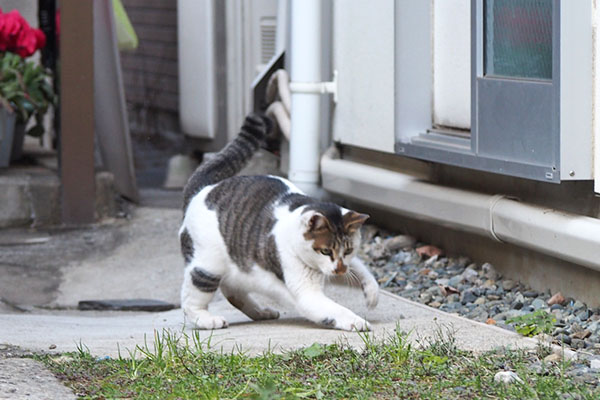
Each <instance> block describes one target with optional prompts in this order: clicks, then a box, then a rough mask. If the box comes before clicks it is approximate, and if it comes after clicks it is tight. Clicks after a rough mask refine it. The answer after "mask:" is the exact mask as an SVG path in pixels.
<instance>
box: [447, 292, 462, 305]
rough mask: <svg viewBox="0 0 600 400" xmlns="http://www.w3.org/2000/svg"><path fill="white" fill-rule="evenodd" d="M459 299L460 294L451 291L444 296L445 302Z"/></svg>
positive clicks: (454, 301)
mask: <svg viewBox="0 0 600 400" xmlns="http://www.w3.org/2000/svg"><path fill="white" fill-rule="evenodd" d="M459 301H460V295H459V294H458V293H452V294H451V295H448V297H446V302H447V303H456V302H459Z"/></svg>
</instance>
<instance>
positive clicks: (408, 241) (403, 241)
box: [383, 235, 416, 252]
mask: <svg viewBox="0 0 600 400" xmlns="http://www.w3.org/2000/svg"><path fill="white" fill-rule="evenodd" d="M415 242H416V240H415V238H414V237H412V236H408V235H398V236H394V237H391V238H388V239H385V240H384V241H383V245H384V246H385V248H386V250H387V251H389V252H395V251H398V250H402V249H404V248H406V247H412V246H413V245H414V244H415Z"/></svg>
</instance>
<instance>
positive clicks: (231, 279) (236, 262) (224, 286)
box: [179, 113, 379, 331]
mask: <svg viewBox="0 0 600 400" xmlns="http://www.w3.org/2000/svg"><path fill="white" fill-rule="evenodd" d="M271 127H272V122H271V121H270V119H269V118H268V117H266V116H263V115H262V114H258V113H252V114H250V115H248V116H247V117H246V119H245V121H244V123H243V126H242V128H241V131H240V133H239V134H238V135H237V137H236V138H235V139H234V140H233V141H232V142H231V143H229V144H228V145H227V146H226V147H225V148H224V149H223V150H221V151H220V152H219V153H217V154H216V156H215V157H214V158H212V159H210V160H209V161H207V162H205V163H202V164H201V165H200V166H199V167H198V168H197V169H196V171H195V172H194V173H193V174H192V176H191V177H190V179H189V180H188V182H187V184H186V186H185V188H184V192H183V194H184V196H183V197H184V206H183V210H184V218H183V223H182V226H181V229H180V231H179V239H180V242H181V251H182V254H183V257H184V260H185V265H186V268H185V273H184V281H183V285H182V289H181V306H182V308H183V311H184V315H185V317H186V319H187V320H190V321H191V322H193V323H194V325H195V326H196V327H197V328H199V329H221V328H227V326H228V323H227V321H226V320H225V318H223V317H222V316H217V315H212V314H211V313H209V311H208V304H209V302H210V301H211V300H212V298H213V296H214V294H215V292H216V290H217V288H221V291H222V292H223V294H224V296H225V297H226V298H227V300H228V301H229V302H230V303H231V304H232V305H233V306H234V307H236V308H238V309H239V310H240V311H242V312H243V313H244V314H246V315H247V316H248V317H250V318H251V319H253V320H266V319H275V318H278V317H279V312H278V311H275V310H271V309H269V308H265V307H261V306H260V305H259V304H257V303H256V301H255V299H253V298H252V297H251V293H261V294H263V295H267V296H270V297H271V298H274V299H275V300H276V301H277V304H282V303H288V304H290V302H291V304H293V305H294V306H295V307H296V309H297V311H298V312H299V313H300V314H301V315H302V316H303V317H305V318H307V319H309V320H310V321H313V322H315V323H317V324H319V325H321V326H324V327H328V328H334V329H341V330H347V331H350V330H358V331H365V330H369V329H370V325H369V323H368V322H367V321H366V320H365V319H363V318H361V317H359V316H358V315H356V314H355V313H354V312H352V311H350V310H349V309H347V308H345V307H343V306H341V305H339V304H337V303H335V302H334V301H333V300H331V299H330V298H328V297H326V296H325V294H324V293H323V286H324V281H325V277H327V276H334V275H345V274H349V275H351V276H352V277H353V278H354V279H357V280H358V281H359V282H360V284H361V287H362V290H363V293H364V295H365V298H366V303H367V306H368V307H369V308H373V307H375V306H376V305H377V300H378V291H379V287H378V284H377V281H376V280H375V279H374V278H373V276H372V275H371V273H370V272H369V270H368V269H367V267H366V266H365V265H364V264H363V263H362V262H361V261H360V260H359V259H358V258H357V257H356V252H357V249H358V247H359V246H360V243H361V236H360V227H361V226H362V225H363V223H364V222H365V221H366V220H367V218H368V215H366V214H361V213H358V212H355V211H351V210H348V209H345V208H342V207H340V206H338V205H336V204H333V203H328V202H321V201H318V200H316V199H313V198H311V197H308V196H306V195H304V194H303V193H302V192H301V191H300V190H299V189H298V188H297V187H295V186H294V185H293V184H292V183H291V182H289V181H288V180H286V179H284V178H280V177H276V176H235V175H236V174H237V173H238V172H239V171H240V170H241V169H242V168H243V167H244V166H245V164H246V163H247V161H248V160H249V159H250V158H251V157H252V155H253V154H254V152H255V151H256V150H257V149H258V148H259V146H260V144H261V143H263V141H264V140H265V138H266V136H267V134H268V133H269V131H270V130H271Z"/></svg>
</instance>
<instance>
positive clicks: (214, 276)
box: [181, 261, 227, 329]
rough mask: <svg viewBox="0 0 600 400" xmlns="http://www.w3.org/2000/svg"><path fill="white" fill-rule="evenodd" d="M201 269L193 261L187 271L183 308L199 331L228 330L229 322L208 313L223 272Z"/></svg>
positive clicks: (182, 296) (183, 287) (182, 298)
mask: <svg viewBox="0 0 600 400" xmlns="http://www.w3.org/2000/svg"><path fill="white" fill-rule="evenodd" d="M214 267H216V266H213V268H210V269H209V268H208V267H201V266H199V265H196V264H195V263H194V262H193V261H192V262H191V263H190V264H188V266H187V267H186V269H185V275H184V279H183V286H182V288H181V307H182V308H183V312H184V315H185V317H186V319H187V320H189V321H191V322H192V323H193V324H194V325H195V326H196V327H197V328H199V329H222V328H227V320H225V318H224V317H221V316H218V315H212V314H210V313H209V312H208V303H210V301H211V300H212V299H213V297H214V295H215V292H216V291H217V289H218V288H219V283H220V282H221V274H222V272H223V271H215V269H217V268H214Z"/></svg>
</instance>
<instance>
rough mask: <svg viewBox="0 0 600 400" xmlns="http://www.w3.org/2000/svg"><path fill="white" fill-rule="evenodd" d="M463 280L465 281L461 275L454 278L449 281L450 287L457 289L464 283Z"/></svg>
mask: <svg viewBox="0 0 600 400" xmlns="http://www.w3.org/2000/svg"><path fill="white" fill-rule="evenodd" d="M462 280H463V277H462V276H461V275H457V276H453V277H452V278H450V280H449V281H448V285H449V286H454V287H457V286H458V285H459V284H460V283H461V282H462Z"/></svg>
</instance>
